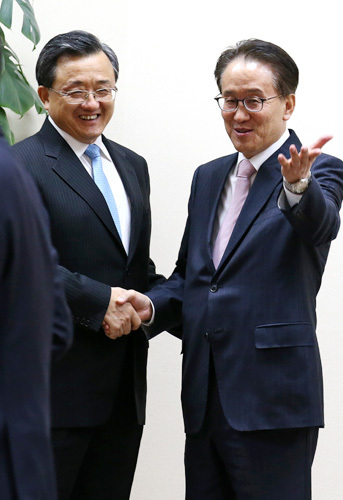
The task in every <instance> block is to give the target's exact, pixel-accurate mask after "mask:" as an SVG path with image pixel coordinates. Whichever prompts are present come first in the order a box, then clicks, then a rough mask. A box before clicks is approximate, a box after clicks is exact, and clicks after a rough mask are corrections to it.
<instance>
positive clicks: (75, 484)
mask: <svg viewBox="0 0 343 500" xmlns="http://www.w3.org/2000/svg"><path fill="white" fill-rule="evenodd" d="M36 76H37V81H38V84H39V88H38V93H39V96H40V98H41V100H42V102H43V103H44V106H45V108H46V110H47V111H48V114H49V117H48V118H47V120H46V121H45V123H44V125H43V127H42V129H41V130H40V131H39V132H38V133H37V134H36V135H34V136H32V137H30V138H28V139H26V140H24V141H23V142H21V143H19V144H17V145H15V146H14V151H15V153H16V154H17V155H18V156H19V157H20V158H21V159H22V160H23V161H24V162H25V164H26V166H27V168H28V169H29V171H30V172H31V174H32V175H33V177H34V179H35V181H36V183H37V185H38V188H39V190H40V192H41V194H42V197H43V200H44V202H45V205H46V207H47V210H48V212H49V215H50V219H51V231H52V239H53V243H54V245H55V247H56V248H57V251H58V253H59V260H60V275H61V276H62V278H63V282H64V286H65V290H66V294H67V299H68V303H69V306H70V308H71V311H72V313H73V319H74V325H75V328H74V343H73V346H72V348H71V350H70V351H69V353H68V354H67V355H66V356H65V357H64V358H63V359H62V360H61V361H60V362H59V363H57V364H56V366H55V367H54V370H53V372H52V426H53V430H52V439H53V446H54V453H55V462H56V470H57V483H58V491H59V500H69V499H73V500H76V499H80V500H98V499H100V498H101V500H126V499H128V498H129V496H130V490H131V484H132V480H133V475H134V470H135V466H136V461H137V455H138V449H139V444H140V440H141V435H142V428H143V424H144V419H145V400H146V360H147V349H148V342H147V340H146V337H145V335H144V334H143V332H142V331H141V330H137V329H138V327H139V326H140V319H139V317H138V315H137V314H136V312H135V311H134V310H133V308H132V306H131V305H129V304H127V305H125V306H117V305H116V303H115V298H116V296H117V295H118V293H120V291H121V288H120V287H124V288H127V287H135V288H138V290H141V291H146V290H148V289H149V288H151V286H152V284H153V283H156V282H160V281H161V280H163V279H162V278H161V277H160V276H158V275H156V273H155V266H154V264H153V262H152V261H151V260H150V259H149V243H150V229H151V221H150V205H149V176H148V170H147V164H146V161H145V160H144V158H142V157H141V156H139V155H137V154H136V153H134V152H133V151H130V150H129V149H127V148H125V147H123V146H120V145H119V144H116V143H114V142H112V141H109V140H108V139H106V138H105V137H104V136H103V135H102V132H103V130H104V128H105V126H106V125H107V123H108V122H109V120H110V119H111V117H112V114H113V110H114V98H115V95H116V90H117V89H116V83H117V79H118V61H117V58H116V56H115V54H114V52H113V51H112V50H111V49H110V48H109V47H108V46H106V45H104V44H102V43H100V41H99V40H98V39H97V38H96V37H95V36H93V35H91V34H89V33H86V32H82V31H74V32H70V33H66V34H62V35H58V36H56V37H54V38H53V39H52V40H50V41H49V42H48V43H47V44H46V46H45V47H44V48H43V50H42V52H41V54H40V56H39V59H38V62H37V68H36ZM89 145H92V146H93V149H94V147H95V150H97V152H98V153H97V154H96V155H94V154H93V153H94V152H92V151H91V150H90V149H89V148H88V146H89ZM99 152H100V166H101V167H102V170H101V172H100V174H101V176H102V179H100V181H101V182H100V181H99V178H98V176H99V161H98V160H99ZM94 156H97V158H94ZM104 175H105V177H106V179H105V181H104ZM93 176H94V180H93ZM98 182H99V184H98ZM104 182H105V184H104ZM96 183H97V184H96ZM98 186H99V187H98ZM127 306H129V307H127ZM104 320H106V324H108V325H109V326H110V328H109V331H107V332H106V334H105V332H104V330H103V328H102V323H103V321H104ZM131 329H133V330H136V331H135V332H133V333H132V334H131V335H130V336H127V335H126V334H128V333H129V332H130V331H131ZM117 337H120V338H117Z"/></svg>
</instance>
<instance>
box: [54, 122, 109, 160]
mask: <svg viewBox="0 0 343 500" xmlns="http://www.w3.org/2000/svg"><path fill="white" fill-rule="evenodd" d="M48 118H49V121H50V123H51V125H52V126H53V127H54V128H55V129H56V130H57V132H58V133H59V134H60V135H61V136H62V137H63V139H64V140H65V141H66V143H67V144H68V145H69V146H70V147H71V149H72V150H73V151H74V153H75V154H76V156H77V157H78V158H81V156H82V155H83V154H84V152H85V151H86V149H87V147H88V146H89V144H85V143H84V142H81V141H79V140H78V139H75V137H73V136H72V135H70V134H68V132H66V131H65V130H62V129H61V128H60V127H58V125H56V123H55V122H54V120H53V119H52V118H51V116H49V117H48ZM93 144H96V145H97V146H99V148H100V151H101V153H102V154H103V155H104V156H105V157H106V158H107V159H108V160H110V161H112V160H111V157H110V155H109V153H108V151H107V149H106V147H105V145H104V143H103V142H102V137H101V135H99V137H97V138H96V140H95V141H94V143H93Z"/></svg>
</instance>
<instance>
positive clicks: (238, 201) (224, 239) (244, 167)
mask: <svg viewBox="0 0 343 500" xmlns="http://www.w3.org/2000/svg"><path fill="white" fill-rule="evenodd" d="M254 173H256V170H255V168H254V166H253V165H252V163H250V161H249V160H242V161H241V162H240V164H239V165H238V172H237V181H236V187H235V192H234V194H233V197H232V200H231V203H230V206H229V209H228V211H227V212H226V215H225V218H224V220H223V222H222V225H221V226H220V229H219V232H218V236H217V239H216V241H215V243H214V247H213V263H214V266H215V268H216V269H217V267H218V265H219V262H220V261H221V259H222V257H223V254H224V252H225V248H226V247H227V244H228V242H229V239H230V236H231V234H232V231H233V228H234V227H235V224H236V221H237V219H238V216H239V214H240V212H241V210H242V207H243V205H244V202H245V199H246V197H247V196H248V193H249V189H250V177H251V176H252V175H253V174H254Z"/></svg>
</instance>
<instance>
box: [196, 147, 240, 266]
mask: <svg viewBox="0 0 343 500" xmlns="http://www.w3.org/2000/svg"><path fill="white" fill-rule="evenodd" d="M237 156H238V155H237V154H234V155H232V156H229V157H226V158H224V159H223V163H220V164H219V165H218V166H216V167H212V168H211V170H210V171H209V174H210V176H209V179H208V182H205V183H203V185H202V187H203V189H204V193H203V194H201V193H200V195H199V198H200V199H201V200H202V203H203V213H204V217H205V216H206V214H208V220H206V222H205V221H204V222H205V224H206V225H207V235H206V242H207V252H206V258H207V266H208V268H209V269H210V270H211V272H212V273H213V271H214V264H213V260H212V239H213V230H214V226H215V223H216V217H217V212H218V207H219V203H220V199H221V196H222V191H223V189H224V186H225V182H226V179H227V176H228V174H229V172H230V171H231V169H232V168H234V167H235V165H236V163H237ZM206 203H207V206H206Z"/></svg>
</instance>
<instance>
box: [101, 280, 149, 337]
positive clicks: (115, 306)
mask: <svg viewBox="0 0 343 500" xmlns="http://www.w3.org/2000/svg"><path fill="white" fill-rule="evenodd" d="M151 316H152V308H151V304H150V300H149V299H148V298H147V297H146V296H145V295H143V294H141V293H139V292H135V291H134V290H124V289H123V288H119V287H115V288H112V289H111V298H110V302H109V305H108V309H107V311H106V314H105V316H104V320H103V323H102V327H103V330H104V332H105V334H106V335H107V336H108V337H109V338H111V339H117V338H118V337H122V336H123V335H128V334H129V333H130V332H131V331H132V330H137V329H138V328H139V327H140V326H141V323H142V321H149V320H150V318H151Z"/></svg>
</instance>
